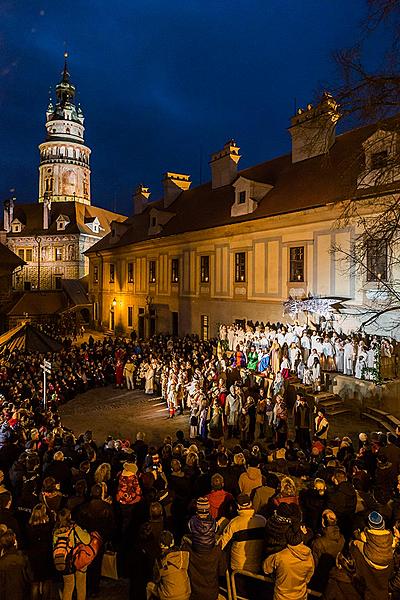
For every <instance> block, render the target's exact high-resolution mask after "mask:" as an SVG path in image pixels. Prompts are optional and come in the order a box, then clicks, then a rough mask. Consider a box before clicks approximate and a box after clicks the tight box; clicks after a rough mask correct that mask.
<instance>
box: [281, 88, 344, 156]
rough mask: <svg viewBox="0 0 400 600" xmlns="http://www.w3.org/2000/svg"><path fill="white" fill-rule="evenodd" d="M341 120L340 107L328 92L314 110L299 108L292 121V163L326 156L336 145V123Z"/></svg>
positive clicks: (290, 128) (290, 130)
mask: <svg viewBox="0 0 400 600" xmlns="http://www.w3.org/2000/svg"><path fill="white" fill-rule="evenodd" d="M339 118H340V113H339V105H338V104H337V102H336V100H335V99H334V98H333V97H332V96H331V94H329V93H328V92H324V94H323V96H322V99H321V101H320V102H319V104H318V105H317V106H316V107H315V108H314V107H313V106H312V105H311V104H309V105H308V106H307V109H305V110H303V109H302V108H299V109H298V110H297V114H296V115H295V116H294V117H292V119H291V126H290V127H289V133H290V135H291V136H292V163H296V162H300V161H302V160H306V159H307V158H313V157H314V156H320V155H321V154H326V153H327V152H329V150H330V149H331V148H332V146H333V144H334V143H335V134H336V123H337V122H338V120H339Z"/></svg>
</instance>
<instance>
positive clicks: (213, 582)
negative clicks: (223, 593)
mask: <svg viewBox="0 0 400 600" xmlns="http://www.w3.org/2000/svg"><path fill="white" fill-rule="evenodd" d="M188 550H189V556H190V559H189V577H190V585H191V588H192V593H191V596H190V600H217V598H218V594H219V582H218V578H219V577H221V576H223V575H225V572H226V555H225V552H222V550H221V547H220V546H219V545H217V546H214V547H212V548H197V549H195V548H193V547H192V548H189V549H188Z"/></svg>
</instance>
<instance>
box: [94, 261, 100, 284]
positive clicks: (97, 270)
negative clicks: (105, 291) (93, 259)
mask: <svg viewBox="0 0 400 600" xmlns="http://www.w3.org/2000/svg"><path fill="white" fill-rule="evenodd" d="M93 283H99V267H98V266H97V265H95V266H94V267H93Z"/></svg>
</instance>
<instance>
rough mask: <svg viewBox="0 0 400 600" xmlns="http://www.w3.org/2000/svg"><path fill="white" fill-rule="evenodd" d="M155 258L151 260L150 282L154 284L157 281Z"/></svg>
mask: <svg viewBox="0 0 400 600" xmlns="http://www.w3.org/2000/svg"><path fill="white" fill-rule="evenodd" d="M156 262H157V261H155V260H149V283H151V284H154V283H156V281H157V266H156Z"/></svg>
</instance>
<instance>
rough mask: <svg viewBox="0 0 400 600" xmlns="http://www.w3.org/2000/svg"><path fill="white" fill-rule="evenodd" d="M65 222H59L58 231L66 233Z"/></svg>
mask: <svg viewBox="0 0 400 600" xmlns="http://www.w3.org/2000/svg"><path fill="white" fill-rule="evenodd" d="M64 229H65V221H57V231H64Z"/></svg>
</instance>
